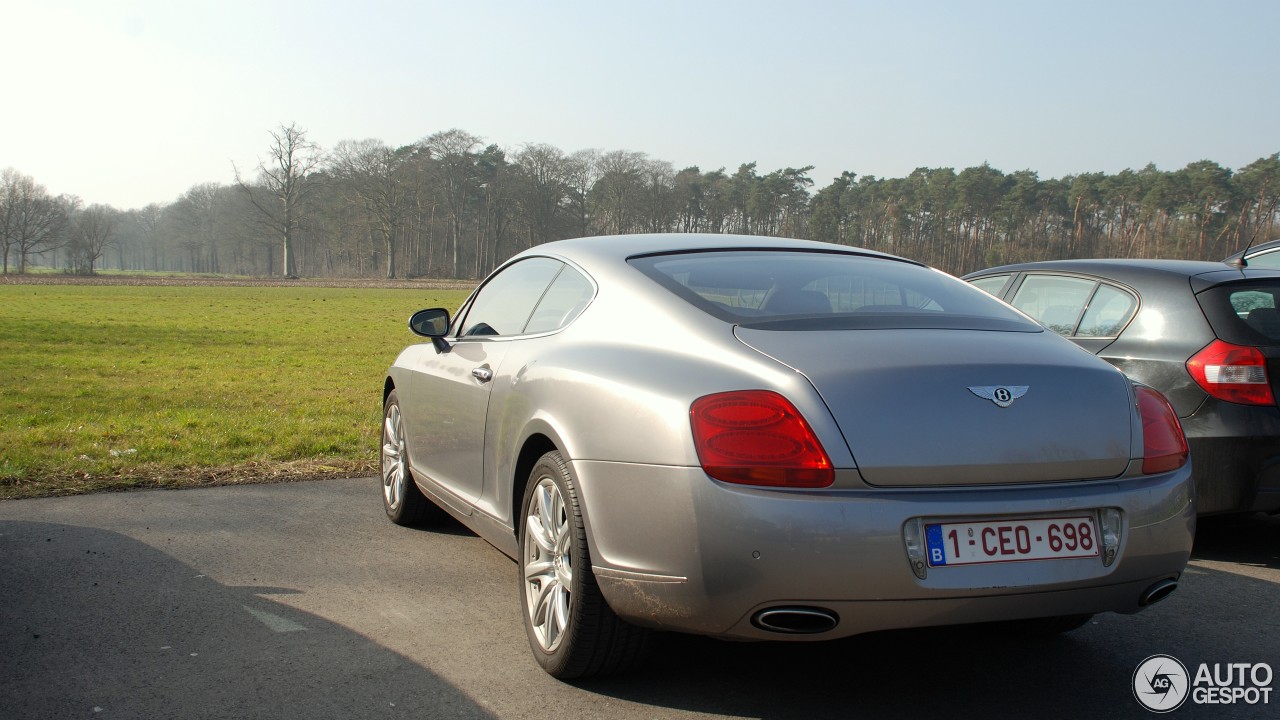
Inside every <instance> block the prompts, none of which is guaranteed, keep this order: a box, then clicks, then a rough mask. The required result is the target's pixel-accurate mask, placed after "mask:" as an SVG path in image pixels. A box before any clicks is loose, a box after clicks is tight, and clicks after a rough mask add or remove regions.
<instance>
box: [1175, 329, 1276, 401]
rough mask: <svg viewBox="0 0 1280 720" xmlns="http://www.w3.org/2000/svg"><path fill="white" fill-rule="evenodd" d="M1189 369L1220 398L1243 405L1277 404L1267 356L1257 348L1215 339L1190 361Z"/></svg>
mask: <svg viewBox="0 0 1280 720" xmlns="http://www.w3.org/2000/svg"><path fill="white" fill-rule="evenodd" d="M1187 372H1189V373H1191V377H1192V378H1193V379H1195V381H1196V384H1198V385H1199V386H1200V387H1202V388H1204V391H1205V392H1207V393H1209V394H1210V395H1212V396H1214V397H1216V398H1218V399H1219V400H1226V401H1227V402H1233V403H1241V404H1243V405H1275V403H1276V400H1275V396H1274V395H1272V394H1271V381H1270V380H1269V379H1268V378H1267V359H1266V358H1265V357H1263V356H1262V353H1261V352H1259V351H1258V349H1257V348H1254V347H1248V346H1247V345H1232V344H1231V343H1228V342H1223V341H1221V340H1214V341H1213V342H1211V343H1209V344H1208V346H1206V347H1205V348H1204V349H1203V350H1201V351H1200V352H1198V353H1196V354H1195V355H1194V356H1193V357H1192V358H1191V359H1190V360H1188V361H1187Z"/></svg>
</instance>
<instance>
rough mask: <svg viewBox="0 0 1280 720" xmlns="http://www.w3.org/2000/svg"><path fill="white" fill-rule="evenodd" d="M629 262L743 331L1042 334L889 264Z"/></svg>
mask: <svg viewBox="0 0 1280 720" xmlns="http://www.w3.org/2000/svg"><path fill="white" fill-rule="evenodd" d="M629 262H630V263H631V264H632V265H633V266H634V267H636V268H637V269H639V270H640V271H641V272H643V273H645V274H646V275H648V276H649V277H651V278H653V279H654V280H655V281H657V282H658V283H659V284H661V285H662V286H663V287H666V288H667V289H669V290H670V291H671V292H673V293H675V294H676V295H679V296H680V297H682V298H684V299H685V300H687V301H689V302H690V303H692V304H693V305H695V306H697V307H699V308H701V309H702V310H704V311H706V312H708V313H711V314H712V315H715V316H716V317H719V318H720V319H722V320H725V321H726V322H731V323H734V324H737V325H742V326H744V327H751V328H758V329H762V330H832V329H870V328H955V329H970V330H1002V331H1015V332H1041V331H1042V328H1041V327H1040V326H1039V325H1038V324H1036V323H1034V322H1031V321H1029V320H1027V319H1026V318H1025V317H1023V316H1022V315H1021V314H1019V313H1018V312H1016V311H1014V310H1013V309H1012V308H1010V307H1009V306H1007V305H1005V304H1004V303H1002V302H1000V301H999V300H997V299H995V298H993V297H992V296H990V295H988V294H987V293H985V292H983V291H981V290H979V289H977V288H975V287H972V286H970V285H969V284H968V283H965V282H961V281H960V280H957V279H956V278H954V277H951V276H950V275H946V274H945V273H942V272H939V271H937V270H932V269H930V268H927V267H924V266H921V265H916V264H914V263H910V262H905V261H901V260H895V259H892V258H880V257H873V256H863V255H855V254H845V253H838V252H806V251H794V250H732V251H711V252H694V253H678V254H668V255H650V256H642V257H635V258H631V259H630V260H629Z"/></svg>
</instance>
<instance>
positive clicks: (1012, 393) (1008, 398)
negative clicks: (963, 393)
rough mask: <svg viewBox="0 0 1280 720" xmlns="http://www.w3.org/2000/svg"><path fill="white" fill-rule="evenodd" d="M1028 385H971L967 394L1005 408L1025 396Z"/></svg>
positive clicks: (1028, 388)
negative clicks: (969, 393)
mask: <svg viewBox="0 0 1280 720" xmlns="http://www.w3.org/2000/svg"><path fill="white" fill-rule="evenodd" d="M1030 389H1031V386H1030V385H971V386H969V392H971V393H973V394H974V395H977V396H978V397H980V398H986V399H987V400H990V401H991V402H993V403H995V404H996V405H998V406H1000V407H1002V408H1007V407H1009V406H1010V405H1012V404H1013V401H1014V400H1017V399H1018V398H1020V397H1022V396H1023V395H1026V394H1027V391H1028V390H1030Z"/></svg>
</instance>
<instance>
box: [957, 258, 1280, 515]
mask: <svg viewBox="0 0 1280 720" xmlns="http://www.w3.org/2000/svg"><path fill="white" fill-rule="evenodd" d="M964 279H965V280H967V281H969V282H970V283H972V284H973V285H975V286H977V287H979V288H981V289H983V290H986V291H987V292H989V293H991V294H992V295H995V296H996V297H999V298H1001V299H1003V300H1005V301H1006V302H1008V303H1009V304H1011V305H1013V306H1014V307H1016V308H1018V309H1019V310H1021V311H1023V312H1024V313H1026V314H1028V315H1030V316H1031V317H1033V318H1035V319H1036V320H1038V321H1039V322H1040V323H1041V324H1042V325H1044V326H1045V327H1047V328H1049V329H1050V330H1053V331H1054V332H1056V333H1058V334H1060V335H1063V336H1065V337H1067V338H1070V339H1071V340H1073V341H1075V343H1076V344H1077V345H1079V346H1080V347H1082V348H1084V349H1086V350H1088V351H1089V352H1092V353H1094V354H1095V355H1098V356H1099V357H1102V358H1104V359H1106V360H1108V361H1109V362H1111V363H1112V364H1113V365H1115V366H1116V367H1118V368H1120V369H1121V370H1123V371H1124V372H1125V373H1126V374H1127V375H1129V377H1131V378H1133V379H1134V380H1137V381H1138V382H1141V383H1145V384H1147V385H1150V386H1151V387H1154V388H1155V389H1157V390H1159V391H1160V392H1162V393H1164V394H1165V396H1166V397H1168V398H1169V402H1170V403H1172V405H1173V408H1174V410H1175V411H1177V413H1178V417H1179V418H1180V419H1181V420H1182V426H1183V429H1184V430H1185V432H1186V435H1187V440H1188V442H1189V443H1190V445H1191V458H1192V464H1193V467H1192V472H1193V476H1194V478H1195V486H1196V493H1197V498H1196V502H1197V506H1198V509H1199V512H1200V514H1202V515H1208V514H1215V513H1232V512H1249V511H1255V510H1260V511H1266V512H1277V511H1280V407H1277V405H1276V397H1277V394H1278V393H1280V309H1278V308H1280V271H1277V270H1268V269H1262V268H1252V267H1244V268H1239V267H1231V266H1228V265H1226V264H1224V263H1220V262H1191V261H1180V260H1055V261H1048V262H1036V263H1023V264H1018V265H1005V266H1001V267H995V268H989V269H987V270H980V271H978V272H975V273H970V274H969V275H966V276H964Z"/></svg>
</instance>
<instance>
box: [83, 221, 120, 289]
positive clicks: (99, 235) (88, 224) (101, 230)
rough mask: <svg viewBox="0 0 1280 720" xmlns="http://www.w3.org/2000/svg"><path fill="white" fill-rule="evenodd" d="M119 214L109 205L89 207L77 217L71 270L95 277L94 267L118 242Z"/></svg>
mask: <svg viewBox="0 0 1280 720" xmlns="http://www.w3.org/2000/svg"><path fill="white" fill-rule="evenodd" d="M119 216H120V213H119V212H117V211H116V209H115V208H113V207H110V206H109V205H90V206H89V207H87V208H85V209H84V210H81V211H80V212H78V213H76V215H75V220H74V221H73V223H72V231H71V269H72V270H73V271H74V272H75V273H76V274H78V275H92V274H93V272H94V267H95V266H96V265H97V264H98V261H99V260H101V259H102V256H103V255H104V254H105V253H106V251H107V248H108V247H110V246H111V245H112V244H113V243H114V242H115V240H116V237H115V231H116V222H117V220H118V219H119Z"/></svg>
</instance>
